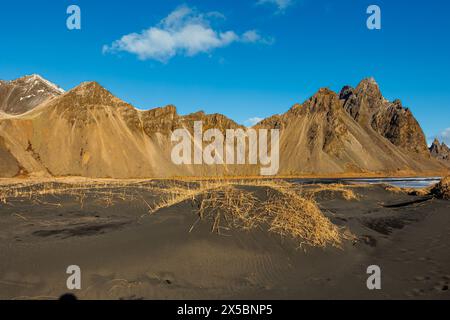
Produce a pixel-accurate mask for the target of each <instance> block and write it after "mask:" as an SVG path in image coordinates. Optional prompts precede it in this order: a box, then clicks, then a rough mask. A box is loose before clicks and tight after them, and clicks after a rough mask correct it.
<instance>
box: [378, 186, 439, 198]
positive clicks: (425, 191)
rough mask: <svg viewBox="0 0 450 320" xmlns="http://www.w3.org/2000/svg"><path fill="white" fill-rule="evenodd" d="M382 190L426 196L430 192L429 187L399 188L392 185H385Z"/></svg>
mask: <svg viewBox="0 0 450 320" xmlns="http://www.w3.org/2000/svg"><path fill="white" fill-rule="evenodd" d="M384 190H386V191H389V192H393V193H396V194H399V193H401V194H408V195H410V196H427V195H429V194H430V190H431V188H430V187H426V188H422V189H413V188H400V187H396V186H392V185H385V186H384Z"/></svg>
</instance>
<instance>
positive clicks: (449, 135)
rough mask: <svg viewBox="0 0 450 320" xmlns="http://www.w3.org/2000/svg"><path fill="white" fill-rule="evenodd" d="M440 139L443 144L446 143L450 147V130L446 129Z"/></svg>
mask: <svg viewBox="0 0 450 320" xmlns="http://www.w3.org/2000/svg"><path fill="white" fill-rule="evenodd" d="M438 139H439V140H440V141H441V142H445V144H446V145H448V146H450V128H447V129H445V130H444V131H442V132H441V133H440V134H439V137H438Z"/></svg>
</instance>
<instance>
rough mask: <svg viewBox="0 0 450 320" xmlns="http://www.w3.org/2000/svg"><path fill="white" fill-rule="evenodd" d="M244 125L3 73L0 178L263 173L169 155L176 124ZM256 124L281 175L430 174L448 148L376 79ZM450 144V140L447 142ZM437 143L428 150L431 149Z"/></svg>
mask: <svg viewBox="0 0 450 320" xmlns="http://www.w3.org/2000/svg"><path fill="white" fill-rule="evenodd" d="M195 121H203V127H204V129H208V128H217V129H220V130H222V131H224V130H226V129H236V128H244V127H243V126H241V125H239V124H238V123H236V122H234V121H233V120H231V119H228V118H227V117H225V116H224V115H221V114H205V113H204V112H201V111H200V112H196V113H193V114H189V115H179V114H178V113H177V110H176V107H175V106H173V105H168V106H166V107H162V108H156V109H152V110H147V111H142V110H139V109H136V108H135V107H133V106H132V105H130V104H128V103H126V102H124V101H122V100H120V99H119V98H117V97H115V96H114V95H113V94H112V93H110V92H109V91H108V90H106V89H105V88H103V87H102V86H101V85H100V84H98V83H96V82H86V83H82V84H80V85H79V86H77V87H76V88H74V89H72V90H70V91H68V92H64V90H62V89H60V88H59V87H58V86H57V85H54V84H52V83H51V82H49V81H47V80H45V79H44V78H42V77H40V76H38V75H32V76H26V77H22V78H20V79H17V80H13V81H0V177H34V176H44V177H45V176H58V177H59V176H83V177H95V178H100V177H101V178H169V177H181V176H183V177H185V176H197V177H204V176H224V175H225V176H256V175H258V174H259V167H258V166H255V165H221V166H209V165H182V166H177V165H175V164H173V162H172V161H171V150H172V146H173V143H172V142H171V132H172V131H173V130H175V129H177V128H183V127H184V128H187V129H189V130H192V128H193V124H194V122H195ZM254 128H255V129H280V170H279V175H280V176H301V175H329V176H333V175H425V174H427V175H430V174H441V173H443V172H447V171H448V169H449V167H450V161H448V156H447V158H446V159H445V157H441V156H437V154H442V151H441V149H442V148H440V149H439V150H437V148H434V149H433V150H429V149H428V146H427V144H426V139H425V135H424V133H423V131H422V129H421V127H420V125H419V123H418V122H417V120H416V119H415V118H414V116H413V114H412V113H411V111H410V110H409V109H408V108H405V107H404V106H403V105H402V103H401V101H400V100H395V101H392V102H390V101H388V100H386V99H385V98H384V97H383V96H382V94H381V91H380V88H379V86H378V84H377V83H376V82H375V80H374V79H364V80H362V81H361V82H360V83H359V85H358V86H357V87H356V88H352V87H350V86H346V87H344V88H343V89H342V90H341V92H340V93H336V92H333V91H331V90H329V89H326V88H322V89H320V90H319V91H318V92H317V93H316V94H314V95H313V96H312V97H311V98H309V99H308V100H307V101H305V102H304V103H302V104H295V105H294V106H293V107H292V108H291V109H289V110H288V111H287V112H286V113H284V114H280V115H274V116H272V117H270V118H267V119H264V120H262V121H261V122H260V123H258V124H257V125H256V126H255V127H254ZM447 149H448V148H447ZM430 151H431V152H430Z"/></svg>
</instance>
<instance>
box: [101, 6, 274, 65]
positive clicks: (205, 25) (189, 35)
mask: <svg viewBox="0 0 450 320" xmlns="http://www.w3.org/2000/svg"><path fill="white" fill-rule="evenodd" d="M224 18H225V17H224V16H223V15H222V14H221V13H219V12H208V13H200V12H198V11H197V10H196V9H194V8H191V7H188V6H181V7H178V8H177V9H176V10H174V11H173V12H172V13H170V14H169V15H168V16H167V17H166V18H164V19H163V20H161V21H160V22H159V23H158V24H157V25H155V26H153V27H150V28H148V29H146V30H143V31H142V32H140V33H130V34H127V35H124V36H123V37H122V38H120V39H119V40H116V41H114V42H113V43H112V44H111V45H105V46H103V53H117V52H129V53H131V54H135V55H137V56H138V58H139V59H141V60H149V59H152V60H157V61H160V62H167V61H169V60H170V59H171V58H173V57H174V56H176V55H184V56H189V57H190V56H195V55H197V54H200V53H208V52H211V51H213V50H214V49H217V48H223V47H226V46H228V45H230V44H232V43H235V42H241V43H261V44H271V43H272V42H273V40H272V39H270V38H265V37H263V36H262V35H261V34H260V33H259V32H258V31H256V30H248V31H246V32H244V33H243V34H241V35H240V34H238V33H237V32H235V31H232V30H229V31H224V32H222V31H219V30H215V29H213V27H212V26H211V22H212V21H213V20H217V19H224Z"/></svg>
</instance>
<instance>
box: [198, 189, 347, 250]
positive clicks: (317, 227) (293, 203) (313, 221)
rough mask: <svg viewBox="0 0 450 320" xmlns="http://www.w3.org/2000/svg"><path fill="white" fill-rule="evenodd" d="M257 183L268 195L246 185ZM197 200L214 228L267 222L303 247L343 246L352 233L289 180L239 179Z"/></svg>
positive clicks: (271, 229) (201, 213)
mask: <svg viewBox="0 0 450 320" xmlns="http://www.w3.org/2000/svg"><path fill="white" fill-rule="evenodd" d="M255 185H257V186H258V187H262V188H264V191H265V193H266V197H265V199H259V198H257V197H256V195H255V193H254V191H249V190H246V189H243V188H242V186H255ZM197 201H198V202H199V209H198V215H199V219H200V220H205V219H209V220H211V221H212V231H213V232H218V233H221V231H222V230H229V229H230V228H240V229H243V230H251V229H254V228H257V227H262V226H264V225H266V226H267V227H268V230H269V232H273V233H275V234H278V235H280V236H282V237H290V238H292V239H294V240H296V241H298V246H299V247H301V248H304V247H306V246H317V247H326V246H328V245H331V246H335V247H340V246H341V244H342V241H343V240H344V239H350V238H351V237H352V236H351V235H349V233H346V232H343V230H341V229H340V228H338V227H337V226H335V225H334V224H332V223H331V221H330V220H329V219H328V218H327V217H325V216H324V214H323V213H322V211H321V210H320V208H319V206H318V205H317V203H316V202H315V201H314V200H313V199H312V198H306V197H303V196H302V195H301V194H299V193H298V192H297V191H296V190H295V188H294V186H293V185H291V184H289V183H287V182H285V181H266V182H262V181H261V180H259V181H258V183H253V182H249V181H246V182H244V183H242V182H235V183H232V184H231V185H230V184H228V185H225V186H223V187H221V188H219V189H215V190H208V191H207V192H206V193H204V194H202V195H201V196H200V197H199V198H198V199H197ZM193 227H194V226H193ZM191 230H192V228H191Z"/></svg>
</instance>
